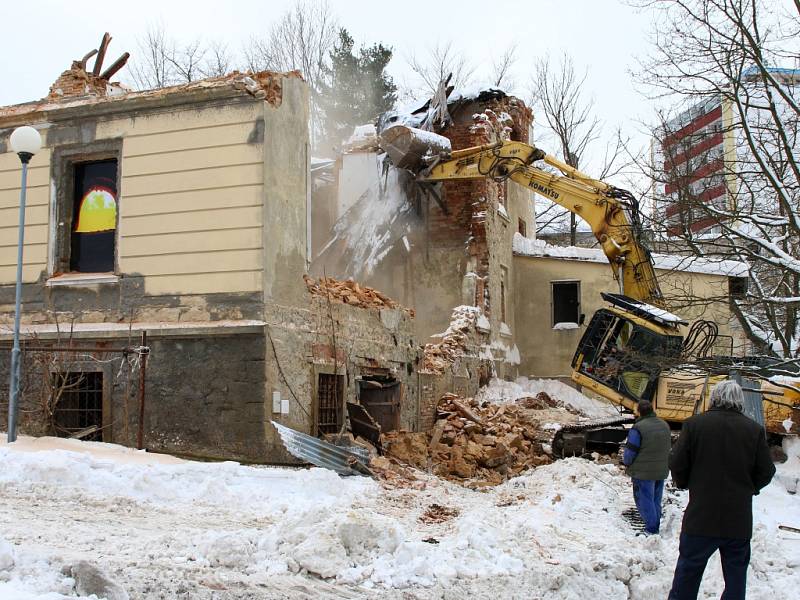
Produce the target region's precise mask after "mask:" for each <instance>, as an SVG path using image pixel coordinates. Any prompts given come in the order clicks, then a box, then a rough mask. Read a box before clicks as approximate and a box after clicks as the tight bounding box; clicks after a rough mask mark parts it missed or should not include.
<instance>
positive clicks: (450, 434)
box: [370, 392, 577, 488]
mask: <svg viewBox="0 0 800 600" xmlns="http://www.w3.org/2000/svg"><path fill="white" fill-rule="evenodd" d="M554 420H555V421H557V422H560V423H569V422H574V421H575V420H577V415H576V414H575V412H574V411H570V410H568V409H566V408H561V407H560V403H558V402H557V401H556V400H553V399H552V398H550V397H549V396H548V395H547V394H545V393H543V392H542V393H540V394H538V395H537V396H536V397H535V398H520V399H519V400H517V402H515V403H514V404H494V403H490V402H479V401H478V400H476V399H474V398H463V397H460V396H457V395H456V394H452V393H448V394H445V395H444V396H442V398H441V399H440V400H439V403H438V405H437V418H436V421H435V423H434V426H433V429H432V430H431V431H430V432H427V433H426V432H409V431H390V432H387V433H385V434H383V436H382V446H383V452H384V456H382V457H377V458H373V460H372V462H371V463H370V467H371V468H372V469H373V471H374V472H375V473H376V474H377V475H378V476H380V477H383V478H384V479H391V480H399V479H402V478H403V476H406V477H407V476H409V475H410V470H409V469H408V468H407V467H414V468H417V469H421V470H423V471H428V472H431V473H433V474H434V475H437V476H439V477H442V478H444V479H448V480H451V481H455V482H459V483H462V484H463V485H466V486H468V487H472V488H481V487H485V486H494V485H498V484H500V483H502V482H503V481H505V480H507V479H509V478H511V477H514V476H516V475H519V474H520V473H522V472H523V471H526V470H528V469H532V468H535V467H538V466H541V465H546V464H549V463H551V462H552V461H553V457H552V456H551V453H550V442H551V441H552V439H553V433H554V430H555V427H553V426H552V423H553V421H554ZM393 465H394V466H396V467H397V468H393Z"/></svg>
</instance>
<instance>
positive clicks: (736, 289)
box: [728, 277, 748, 299]
mask: <svg viewBox="0 0 800 600" xmlns="http://www.w3.org/2000/svg"><path fill="white" fill-rule="evenodd" d="M747 284H748V280H747V277H728V293H729V294H730V297H731V298H737V299H741V298H744V297H745V296H747V287H748V286H747Z"/></svg>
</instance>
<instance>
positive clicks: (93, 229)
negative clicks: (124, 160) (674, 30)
mask: <svg viewBox="0 0 800 600" xmlns="http://www.w3.org/2000/svg"><path fill="white" fill-rule="evenodd" d="M73 198H74V201H73V213H72V235H71V239H70V270H71V271H77V272H81V273H102V272H107V271H113V270H114V254H115V253H114V250H115V245H116V231H117V161H116V159H112V160H102V161H97V162H87V163H79V164H76V165H75V192H74V196H73Z"/></svg>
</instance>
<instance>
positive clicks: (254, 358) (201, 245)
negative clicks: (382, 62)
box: [0, 60, 418, 462]
mask: <svg viewBox="0 0 800 600" xmlns="http://www.w3.org/2000/svg"><path fill="white" fill-rule="evenodd" d="M95 71H97V69H95ZM307 121H308V91H307V86H306V84H305V82H304V81H303V80H302V78H301V77H300V75H299V74H298V73H273V72H261V73H253V74H248V75H245V74H240V73H233V74H231V75H228V76H224V77H217V78H211V79H205V80H201V81H196V82H192V83H189V84H185V85H179V86H174V87H168V88H164V89H159V90H152V91H143V92H133V91H130V90H127V89H125V88H124V87H123V86H121V85H119V84H116V83H113V82H111V81H109V80H108V79H107V78H104V77H102V76H99V75H96V74H94V71H89V70H88V68H87V67H86V61H85V60H84V61H76V62H75V63H74V64H73V66H72V68H71V69H69V70H68V71H66V72H65V73H63V74H62V75H61V76H60V77H59V79H58V80H57V81H56V82H55V83H54V84H53V86H52V88H51V90H50V93H49V94H48V96H47V97H46V98H44V99H43V100H41V101H36V102H30V103H26V104H20V105H16V106H9V107H5V108H0V381H3V382H6V381H8V379H7V375H8V368H9V354H10V352H9V349H10V345H11V333H12V326H11V323H12V320H13V311H14V279H15V265H16V241H17V230H18V228H17V218H16V216H17V212H18V206H19V204H18V202H19V192H20V189H19V185H20V181H19V173H20V170H19V161H18V159H17V157H16V156H15V155H14V154H13V153H11V152H10V151H8V146H7V144H8V137H9V135H10V133H11V131H12V130H13V129H14V128H15V127H17V126H20V125H32V126H34V127H35V128H37V129H38V130H39V131H40V133H41V135H42V138H43V148H42V150H41V151H40V152H39V153H38V154H37V155H36V156H35V157H34V159H33V160H32V162H31V165H30V171H29V181H28V203H27V214H26V226H25V247H24V251H25V260H24V269H23V283H24V286H23V314H22V322H23V325H22V337H23V361H24V362H23V373H24V381H23V390H22V395H23V398H22V406H21V414H20V420H21V432H22V433H33V434H47V433H49V434H58V435H77V436H80V437H84V438H85V439H96V440H103V441H109V442H116V443H122V444H126V445H135V444H136V440H137V432H138V431H139V430H140V429H141V435H142V436H143V439H144V446H145V447H147V448H149V449H152V450H160V451H166V452H172V453H179V454H186V455H193V456H204V457H209V458H226V459H229V458H233V459H239V460H246V461H257V462H282V461H286V460H289V459H290V458H289V456H288V455H287V454H286V453H285V451H284V450H283V447H282V445H281V443H280V441H279V440H278V438H277V435H276V433H275V430H274V429H273V428H272V427H271V425H270V421H271V420H276V421H280V422H282V423H284V424H286V425H288V426H290V427H293V428H296V429H298V430H301V431H306V432H311V433H315V434H317V433H335V432H337V431H339V430H341V429H342V426H343V424H344V422H345V415H344V400H345V399H350V400H353V399H355V398H357V397H359V393H360V392H362V391H363V394H360V395H361V396H362V397H363V399H364V402H365V403H369V402H372V403H373V404H375V405H380V407H381V408H380V409H376V411H375V412H376V417H377V419H378V420H382V421H383V422H384V423H385V424H386V427H387V428H391V427H400V426H403V427H406V428H413V427H416V426H417V423H418V417H417V403H416V390H417V386H416V384H411V379H412V374H413V373H414V368H415V365H416V361H417V358H418V352H417V346H416V343H415V342H414V341H413V328H412V317H411V315H410V314H409V313H408V311H405V310H403V309H402V308H401V307H399V306H398V305H396V304H395V303H393V302H391V301H389V300H388V299H386V298H385V297H384V298H383V299H382V300H379V301H376V302H373V303H372V304H370V305H369V307H365V306H364V305H363V304H360V303H357V305H353V303H351V302H348V301H347V298H342V297H333V296H332V294H331V293H330V292H329V290H328V289H327V286H325V285H321V286H320V285H317V284H315V283H314V282H311V281H309V282H306V281H304V280H303V275H304V273H305V272H306V266H307V259H308V246H307V240H308V223H309V220H308V212H307V211H308V193H307V192H308V185H309V176H308V172H309V170H308V165H309V154H310V153H309V149H308V148H309V143H308V127H307ZM359 293H363V290H361V291H360V292H359ZM356 295H357V294H356ZM143 334H146V338H145V337H144V336H143ZM148 352H149V354H148ZM145 359H146V374H145V373H143V371H144V367H145ZM145 375H146V376H145ZM142 383H144V387H142V386H141V384H142ZM7 389H8V388H7V386H6V385H4V386H3V387H2V388H0V411H2V412H5V411H6V410H7V407H8V402H7ZM401 399H402V402H401ZM386 407H388V408H386ZM140 416H141V418H140ZM2 420H3V422H5V415H2Z"/></svg>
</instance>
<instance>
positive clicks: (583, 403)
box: [477, 377, 619, 419]
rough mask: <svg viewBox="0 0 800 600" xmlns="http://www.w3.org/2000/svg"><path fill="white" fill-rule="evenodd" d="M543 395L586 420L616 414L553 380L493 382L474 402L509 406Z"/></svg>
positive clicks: (607, 405) (602, 402) (599, 403)
mask: <svg viewBox="0 0 800 600" xmlns="http://www.w3.org/2000/svg"><path fill="white" fill-rule="evenodd" d="M539 392H545V393H546V394H547V395H548V396H550V397H551V398H553V399H554V400H556V401H558V402H561V403H562V404H563V405H565V406H568V407H570V408H573V409H575V410H577V411H578V412H580V413H581V414H583V415H584V416H586V417H589V418H592V419H601V418H605V417H615V416H617V415H618V414H619V412H618V411H617V409H616V407H614V405H612V404H610V403H609V402H606V401H605V400H595V399H593V398H589V397H587V396H584V395H583V394H581V393H580V392H579V391H578V390H576V389H575V388H573V387H570V386H568V385H567V384H566V383H562V382H561V381H558V380H556V379H528V378H527V377H517V379H516V380H515V381H504V380H503V379H497V378H494V379H492V380H491V381H490V382H489V385H488V386H486V387H484V388H481V390H480V391H479V392H478V396H477V398H478V400H480V401H487V402H493V403H512V402H516V401H517V400H519V399H520V398H530V397H535V396H536V394H538V393H539Z"/></svg>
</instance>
